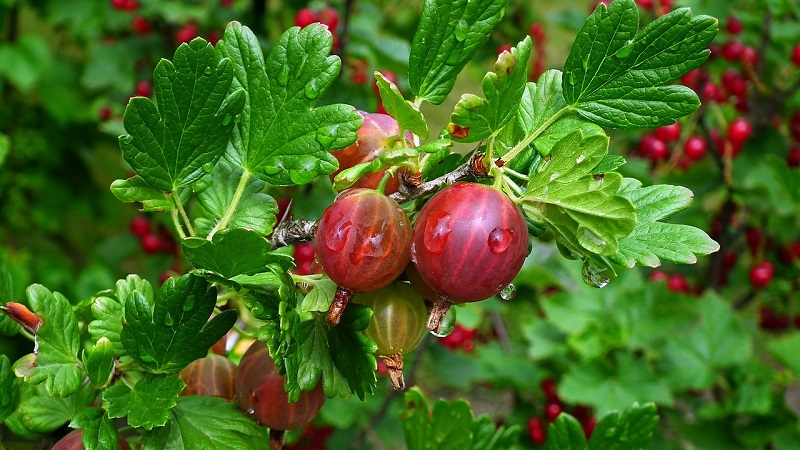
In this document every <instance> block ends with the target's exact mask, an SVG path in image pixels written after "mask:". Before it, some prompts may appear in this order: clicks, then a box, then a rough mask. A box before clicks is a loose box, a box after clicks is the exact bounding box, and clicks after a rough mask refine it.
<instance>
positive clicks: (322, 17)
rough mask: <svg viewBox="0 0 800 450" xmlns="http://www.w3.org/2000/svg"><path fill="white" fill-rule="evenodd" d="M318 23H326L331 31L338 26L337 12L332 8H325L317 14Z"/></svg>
mask: <svg viewBox="0 0 800 450" xmlns="http://www.w3.org/2000/svg"><path fill="white" fill-rule="evenodd" d="M317 19H318V20H319V23H321V24H323V25H327V26H328V29H329V30H331V32H334V31H336V28H337V27H338V26H339V13H338V12H336V10H335V9H334V8H325V9H323V10H322V11H320V12H319V13H318V14H317Z"/></svg>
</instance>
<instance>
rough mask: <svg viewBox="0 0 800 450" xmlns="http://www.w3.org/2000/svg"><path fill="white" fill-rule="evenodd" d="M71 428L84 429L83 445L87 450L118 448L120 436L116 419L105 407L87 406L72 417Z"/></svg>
mask: <svg viewBox="0 0 800 450" xmlns="http://www.w3.org/2000/svg"><path fill="white" fill-rule="evenodd" d="M69 426H70V428H75V429H78V430H83V439H82V440H83V447H84V448H85V449H86V450H116V449H118V448H119V436H118V435H117V427H116V426H115V425H114V421H113V420H111V418H110V417H108V416H107V415H106V411H105V410H104V409H103V408H86V409H84V410H83V411H81V412H79V413H78V414H76V415H75V417H73V418H72V422H70V423H69Z"/></svg>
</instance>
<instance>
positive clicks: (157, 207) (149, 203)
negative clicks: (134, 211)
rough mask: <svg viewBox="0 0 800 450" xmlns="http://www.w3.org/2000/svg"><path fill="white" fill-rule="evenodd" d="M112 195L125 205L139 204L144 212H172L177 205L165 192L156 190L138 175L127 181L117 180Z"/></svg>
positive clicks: (112, 187)
mask: <svg viewBox="0 0 800 450" xmlns="http://www.w3.org/2000/svg"><path fill="white" fill-rule="evenodd" d="M111 193H112V194H114V196H115V197H117V198H118V199H119V200H120V201H122V202H125V203H133V202H139V203H141V204H142V211H156V212H158V211H171V210H172V208H174V206H175V203H174V202H173V201H172V198H171V197H170V196H169V195H168V194H167V193H165V192H163V191H161V190H158V189H154V188H152V187H150V185H149V184H147V182H146V181H144V178H142V177H140V176H138V175H136V176H133V177H131V178H128V179H125V180H115V181H114V182H113V183H111Z"/></svg>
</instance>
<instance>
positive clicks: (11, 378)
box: [0, 355, 19, 423]
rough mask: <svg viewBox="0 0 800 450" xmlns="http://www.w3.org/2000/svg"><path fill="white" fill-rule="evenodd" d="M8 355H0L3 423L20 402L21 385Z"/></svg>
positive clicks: (0, 403)
mask: <svg viewBox="0 0 800 450" xmlns="http://www.w3.org/2000/svg"><path fill="white" fill-rule="evenodd" d="M16 379H17V377H16V375H15V374H14V370H13V369H12V368H11V361H9V359H8V356H6V355H0V423H3V422H4V421H5V420H6V418H7V417H8V416H10V415H11V413H13V412H14V410H16V409H17V402H19V386H18V385H17V383H16Z"/></svg>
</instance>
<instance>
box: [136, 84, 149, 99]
mask: <svg viewBox="0 0 800 450" xmlns="http://www.w3.org/2000/svg"><path fill="white" fill-rule="evenodd" d="M152 93H153V84H152V83H151V82H149V81H147V80H142V81H140V82H138V83H136V95H138V96H139V97H150V95H152Z"/></svg>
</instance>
